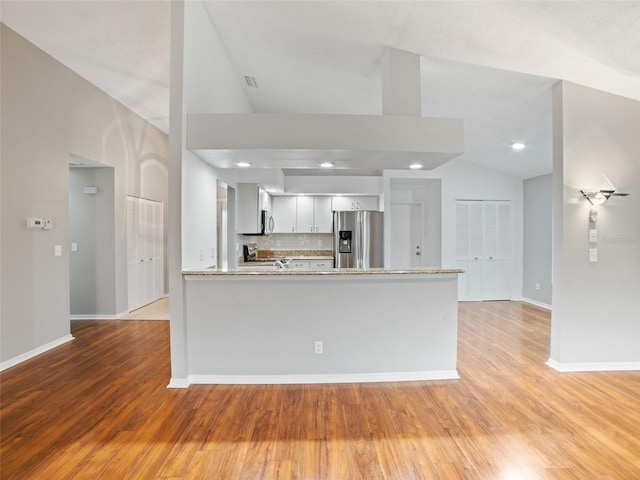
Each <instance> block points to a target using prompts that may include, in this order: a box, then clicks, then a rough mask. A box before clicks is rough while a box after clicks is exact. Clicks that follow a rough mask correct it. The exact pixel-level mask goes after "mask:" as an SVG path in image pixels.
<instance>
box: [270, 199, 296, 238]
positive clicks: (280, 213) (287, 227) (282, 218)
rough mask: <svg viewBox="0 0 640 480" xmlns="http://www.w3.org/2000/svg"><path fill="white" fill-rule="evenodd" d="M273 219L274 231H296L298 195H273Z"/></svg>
mask: <svg viewBox="0 0 640 480" xmlns="http://www.w3.org/2000/svg"><path fill="white" fill-rule="evenodd" d="M271 203H272V205H273V220H274V222H275V227H274V229H273V233H295V232H296V231H297V230H296V222H297V219H296V215H297V199H296V197H273V199H272V200H271Z"/></svg>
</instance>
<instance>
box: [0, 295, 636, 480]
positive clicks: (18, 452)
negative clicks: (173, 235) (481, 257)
mask: <svg viewBox="0 0 640 480" xmlns="http://www.w3.org/2000/svg"><path fill="white" fill-rule="evenodd" d="M159 316H160V314H159ZM549 328H550V318H549V312H548V311H546V310H543V309H540V308H537V307H533V306H530V305H527V304H523V303H518V302H482V303H461V304H460V306H459V345H458V370H459V373H460V375H461V379H460V380H455V381H434V382H405V383H380V384H337V385H237V386H233V385H194V386H192V387H190V388H189V389H186V390H179V389H177V390H170V389H167V388H166V384H167V382H168V379H169V377H170V370H169V369H170V359H169V341H168V340H169V339H168V322H166V321H158V322H149V321H138V320H126V321H109V322H104V321H102V322H96V321H74V322H72V332H73V335H74V336H75V337H76V339H75V340H74V341H73V342H69V343H67V344H64V345H61V346H60V347H58V348H56V349H54V350H52V351H50V352H47V353H45V354H43V355H40V356H38V357H36V358H34V359H31V360H29V361H27V362H24V363H23V364H20V365H17V366H16V367H13V368H11V369H8V370H6V371H5V372H2V373H0V382H1V396H0V423H1V425H0V427H1V433H2V435H1V438H0V461H1V474H0V477H1V478H2V479H3V480H4V479H7V480H8V479H20V480H30V479H38V480H39V479H42V478H55V479H56V480H57V479H66V478H69V479H75V478H77V479H98V478H103V479H106V478H109V479H111V478H119V479H124V478H135V479H147V478H148V479H164V480H170V479H174V480H177V479H182V480H186V479H211V478H224V479H233V478H242V479H247V478H256V479H273V478H285V479H289V478H309V479H355V478H367V479H369V478H385V479H399V480H406V479H413V478H416V479H422V478H424V479H431V478H433V479H446V480H450V479H455V478H465V479H479V478H482V479H483V480H484V479H491V478H540V479H600V478H603V479H604V478H607V479H621V480H628V479H636V478H640V372H596V373H586V372H584V373H565V374H562V373H558V372H555V371H553V370H552V369H550V368H548V367H547V366H546V365H545V364H544V362H545V361H546V360H547V358H548V355H549Z"/></svg>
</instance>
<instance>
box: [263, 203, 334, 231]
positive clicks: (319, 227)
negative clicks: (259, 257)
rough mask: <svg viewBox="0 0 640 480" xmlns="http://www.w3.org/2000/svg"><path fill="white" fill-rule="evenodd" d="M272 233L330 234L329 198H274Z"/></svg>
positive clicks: (331, 221)
mask: <svg viewBox="0 0 640 480" xmlns="http://www.w3.org/2000/svg"><path fill="white" fill-rule="evenodd" d="M272 202H273V218H274V220H275V229H274V233H331V231H332V229H333V213H332V211H331V197H328V196H307V195H300V196H287V197H274V198H273V200H272Z"/></svg>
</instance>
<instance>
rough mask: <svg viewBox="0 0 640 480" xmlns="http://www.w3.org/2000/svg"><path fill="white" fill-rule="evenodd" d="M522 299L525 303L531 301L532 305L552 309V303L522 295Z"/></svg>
mask: <svg viewBox="0 0 640 480" xmlns="http://www.w3.org/2000/svg"><path fill="white" fill-rule="evenodd" d="M522 301H523V302H525V303H530V304H531V305H535V306H536V307H540V308H546V309H547V310H552V308H551V305H549V304H547V303H542V302H539V301H537V300H533V299H531V298H527V297H522Z"/></svg>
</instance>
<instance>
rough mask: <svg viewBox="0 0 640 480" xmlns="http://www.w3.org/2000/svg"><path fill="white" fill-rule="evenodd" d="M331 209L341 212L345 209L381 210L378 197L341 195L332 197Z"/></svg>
mask: <svg viewBox="0 0 640 480" xmlns="http://www.w3.org/2000/svg"><path fill="white" fill-rule="evenodd" d="M331 210H333V211H335V212H341V211H345V210H373V211H376V212H377V211H379V210H380V201H379V199H378V197H353V196H344V195H343V196H339V197H337V196H336V197H332V198H331Z"/></svg>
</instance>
